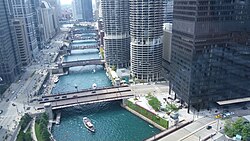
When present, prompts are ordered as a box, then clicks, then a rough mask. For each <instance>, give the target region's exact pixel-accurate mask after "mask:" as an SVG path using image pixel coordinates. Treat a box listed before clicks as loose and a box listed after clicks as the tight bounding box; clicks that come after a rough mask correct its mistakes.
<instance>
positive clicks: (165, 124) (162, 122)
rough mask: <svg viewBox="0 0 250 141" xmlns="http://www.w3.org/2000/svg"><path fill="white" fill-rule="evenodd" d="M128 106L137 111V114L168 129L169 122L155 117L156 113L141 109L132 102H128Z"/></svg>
mask: <svg viewBox="0 0 250 141" xmlns="http://www.w3.org/2000/svg"><path fill="white" fill-rule="evenodd" d="M126 105H127V106H128V107H129V108H131V109H133V110H135V111H136V112H138V113H140V114H141V115H143V116H144V117H146V118H148V119H150V120H152V121H153V122H155V123H157V124H158V125H160V126H162V127H164V128H168V121H167V120H165V119H163V118H161V117H159V116H157V115H155V114H154V113H152V112H150V111H148V110H146V109H144V108H142V107H140V106H139V105H136V104H133V103H132V102H131V101H129V100H127V101H126Z"/></svg>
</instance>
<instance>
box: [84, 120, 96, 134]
mask: <svg viewBox="0 0 250 141" xmlns="http://www.w3.org/2000/svg"><path fill="white" fill-rule="evenodd" d="M82 121H83V123H84V125H85V127H86V128H87V129H88V130H89V131H91V132H95V127H94V125H93V124H92V123H91V121H90V119H89V118H87V117H83V118H82Z"/></svg>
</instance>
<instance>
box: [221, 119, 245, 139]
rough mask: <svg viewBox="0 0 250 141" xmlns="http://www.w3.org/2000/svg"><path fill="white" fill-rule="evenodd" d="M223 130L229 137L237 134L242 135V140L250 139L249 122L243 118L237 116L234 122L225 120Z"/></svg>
mask: <svg viewBox="0 0 250 141" xmlns="http://www.w3.org/2000/svg"><path fill="white" fill-rule="evenodd" d="M224 130H225V133H226V135H228V136H229V137H234V136H236V135H237V134H238V135H241V136H242V138H243V141H248V140H249V139H250V123H249V122H247V121H246V120H244V119H243V118H238V119H237V120H236V121H235V122H232V121H229V120H227V121H226V124H225V128H224Z"/></svg>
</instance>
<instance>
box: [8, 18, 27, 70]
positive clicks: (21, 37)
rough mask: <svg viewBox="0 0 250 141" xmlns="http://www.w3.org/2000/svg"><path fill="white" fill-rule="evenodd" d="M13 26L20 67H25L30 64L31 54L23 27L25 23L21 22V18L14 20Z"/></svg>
mask: <svg viewBox="0 0 250 141" xmlns="http://www.w3.org/2000/svg"><path fill="white" fill-rule="evenodd" d="M13 25H14V29H15V34H16V38H17V45H18V50H19V53H20V60H21V62H22V66H27V65H29V64H30V63H31V60H32V58H31V57H32V54H31V50H30V48H29V47H28V46H29V45H28V41H27V38H26V35H27V30H26V26H25V21H23V19H22V18H21V19H17V18H15V20H14V22H13Z"/></svg>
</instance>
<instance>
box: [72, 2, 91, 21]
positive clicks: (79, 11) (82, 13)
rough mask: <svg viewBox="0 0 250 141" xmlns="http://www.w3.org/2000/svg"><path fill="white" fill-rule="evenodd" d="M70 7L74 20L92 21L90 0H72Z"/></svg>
mask: <svg viewBox="0 0 250 141" xmlns="http://www.w3.org/2000/svg"><path fill="white" fill-rule="evenodd" d="M72 7H73V19H74V20H79V21H84V22H91V21H93V8H92V0H73V1H72Z"/></svg>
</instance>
